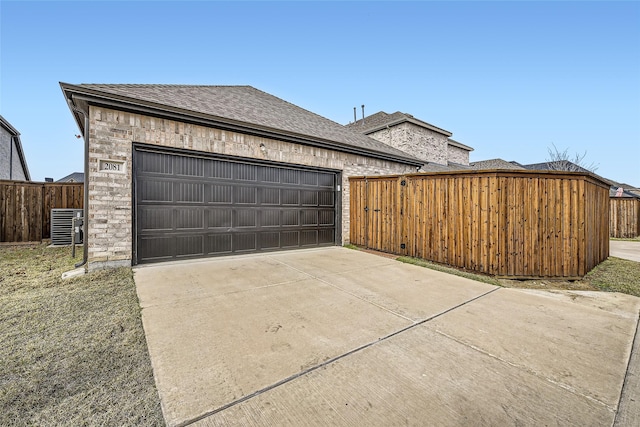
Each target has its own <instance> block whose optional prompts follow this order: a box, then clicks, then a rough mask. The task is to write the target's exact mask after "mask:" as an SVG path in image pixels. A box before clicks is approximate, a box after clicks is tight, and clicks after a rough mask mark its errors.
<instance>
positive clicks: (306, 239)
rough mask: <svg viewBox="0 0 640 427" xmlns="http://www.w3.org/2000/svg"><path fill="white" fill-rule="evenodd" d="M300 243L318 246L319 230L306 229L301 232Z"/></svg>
mask: <svg viewBox="0 0 640 427" xmlns="http://www.w3.org/2000/svg"><path fill="white" fill-rule="evenodd" d="M300 245H301V246H317V245H318V231H317V230H304V231H302V232H301V233H300Z"/></svg>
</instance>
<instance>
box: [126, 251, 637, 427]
mask: <svg viewBox="0 0 640 427" xmlns="http://www.w3.org/2000/svg"><path fill="white" fill-rule="evenodd" d="M134 271H135V281H136V286H137V289H138V296H139V298H140V303H141V306H142V319H143V323H144V328H145V332H146V336H147V342H148V346H149V352H150V355H151V361H152V364H153V370H154V375H155V379H156V384H157V387H158V391H159V393H160V399H161V403H162V410H163V413H164V416H165V419H166V421H167V423H168V424H169V425H171V426H176V425H197V426H218V425H220V426H223V425H224V426H227V425H278V426H280V425H290V426H300V425H354V426H355V425H379V426H390V425H451V426H453V425H469V424H473V425H487V426H489V425H491V426H495V425H580V426H588V425H594V426H602V425H612V423H613V422H614V420H616V414H617V411H618V407H619V404H620V401H621V392H622V390H623V384H624V383H625V375H626V373H627V368H628V365H629V360H630V356H631V353H632V351H631V350H632V346H633V339H634V334H635V333H636V330H637V324H638V314H639V312H640V298H635V297H631V296H628V295H623V294H615V293H609V294H606V293H597V292H577V291H565V292H545V291H532V290H517V289H506V288H497V287H494V286H491V285H487V284H483V283H479V282H475V281H472V280H467V279H463V278H460V277H457V276H451V275H447V274H444V273H440V272H437V271H433V270H429V269H426V268H421V267H416V266H413V265H408V264H403V263H400V262H398V261H395V260H392V259H388V258H384V257H380V256H377V255H373V254H368V253H364V252H360V251H354V250H349V249H344V248H340V247H331V248H324V249H310V250H302V251H291V252H277V253H270V254H261V255H248V256H237V257H226V258H215V259H209V260H200V261H192V262H181V263H164V264H158V265H152V266H143V267H138V268H136V269H135V270H134ZM638 341H640V339H639V340H638ZM634 357H635V356H634ZM634 363H635V364H636V368H633V366H632V367H631V368H630V369H629V372H630V373H631V378H630V380H628V381H627V383H628V384H627V385H626V386H625V393H626V394H625V395H626V396H627V398H626V401H625V399H624V398H623V399H622V400H623V401H624V402H626V403H624V402H623V403H624V404H623V406H624V408H625V410H624V413H623V414H618V418H617V422H618V424H620V425H625V424H627V425H636V424H635V422H636V421H637V418H634V417H635V416H636V415H637V414H638V413H640V412H639V411H638V402H636V400H638V399H637V396H636V394H635V393H636V392H637V390H629V387H637V382H638V381H637V379H638V377H637V376H636V377H633V375H635V374H637V373H638V369H637V361H636V362H634ZM634 369H635V370H634ZM634 373H635V374H634ZM627 377H628V378H629V376H627ZM634 381H635V383H634ZM634 384H636V385H635V386H634ZM629 394H630V396H629ZM628 423H633V424H628Z"/></svg>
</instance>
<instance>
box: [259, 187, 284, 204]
mask: <svg viewBox="0 0 640 427" xmlns="http://www.w3.org/2000/svg"><path fill="white" fill-rule="evenodd" d="M259 195H260V204H261V205H265V206H269V205H271V206H279V205H280V189H279V188H262V189H261V191H260V192H259Z"/></svg>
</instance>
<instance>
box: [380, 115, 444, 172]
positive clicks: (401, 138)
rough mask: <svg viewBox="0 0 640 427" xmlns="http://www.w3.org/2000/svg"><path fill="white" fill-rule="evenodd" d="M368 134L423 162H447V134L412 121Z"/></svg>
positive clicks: (442, 163)
mask: <svg viewBox="0 0 640 427" xmlns="http://www.w3.org/2000/svg"><path fill="white" fill-rule="evenodd" d="M368 136H370V137H371V138H375V139H377V140H378V141H380V142H384V143H385V144H388V145H390V146H392V147H394V148H397V149H398V150H402V151H404V152H405V153H408V154H411V155H413V156H415V157H417V158H418V159H420V160H424V161H425V162H433V163H438V164H441V165H446V164H447V145H448V143H447V136H445V135H443V134H441V133H438V132H434V131H432V130H429V129H425V128H423V127H420V126H417V125H414V124H413V123H409V122H404V123H401V124H399V125H396V126H393V127H391V128H385V129H381V130H378V131H376V132H373V133H371V134H369V135H368Z"/></svg>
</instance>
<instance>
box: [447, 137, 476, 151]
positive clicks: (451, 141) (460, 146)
mask: <svg viewBox="0 0 640 427" xmlns="http://www.w3.org/2000/svg"><path fill="white" fill-rule="evenodd" d="M447 143H448V144H449V145H451V146H454V147H458V148H462V149H463V150H467V151H473V148H471V147H469V146H468V145H464V144H463V143H461V142H458V141H456V140H453V139H451V138H449V139H448V140H447Z"/></svg>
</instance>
